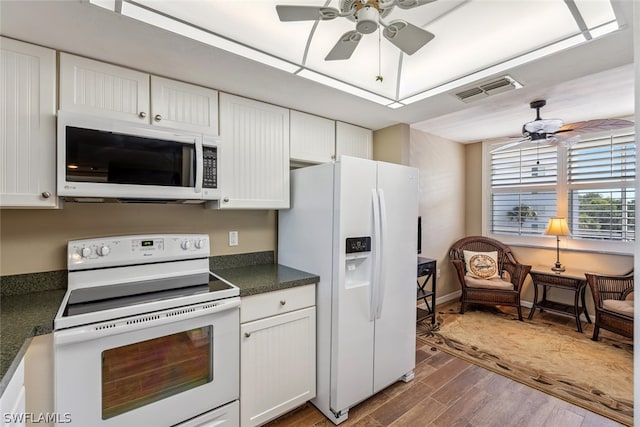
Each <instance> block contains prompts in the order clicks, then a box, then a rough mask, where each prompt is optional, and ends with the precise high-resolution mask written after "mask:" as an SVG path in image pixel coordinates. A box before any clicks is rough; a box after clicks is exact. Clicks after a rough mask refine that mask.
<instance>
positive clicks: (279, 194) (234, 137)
mask: <svg viewBox="0 0 640 427" xmlns="http://www.w3.org/2000/svg"><path fill="white" fill-rule="evenodd" d="M220 136H221V138H222V140H223V141H224V143H223V144H222V147H221V148H220V160H219V165H220V171H219V174H220V177H219V181H220V182H219V186H220V188H221V189H222V200H220V202H219V203H213V205H212V206H213V207H217V208H245V209H287V208H289V110H288V109H286V108H282V107H277V106H275V105H271V104H265V103H263V102H258V101H254V100H251V99H246V98H242V97H239V96H234V95H229V94H226V93H221V94H220Z"/></svg>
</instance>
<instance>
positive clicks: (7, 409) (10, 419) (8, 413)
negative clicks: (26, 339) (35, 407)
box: [0, 358, 26, 427]
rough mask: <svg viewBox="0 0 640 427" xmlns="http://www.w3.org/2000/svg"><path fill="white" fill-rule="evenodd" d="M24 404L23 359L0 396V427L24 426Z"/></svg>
mask: <svg viewBox="0 0 640 427" xmlns="http://www.w3.org/2000/svg"><path fill="white" fill-rule="evenodd" d="M25 403H26V399H25V386H24V358H23V359H22V360H20V363H19V364H18V367H17V368H16V370H15V372H14V373H13V376H12V377H11V379H10V380H9V382H8V384H7V388H5V390H4V392H3V393H2V396H0V414H2V420H1V421H0V425H2V427H18V426H24V425H25V424H26V418H25V412H26V405H25Z"/></svg>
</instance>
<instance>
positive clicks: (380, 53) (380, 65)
mask: <svg viewBox="0 0 640 427" xmlns="http://www.w3.org/2000/svg"><path fill="white" fill-rule="evenodd" d="M376 81H377V82H380V83H382V30H381V29H380V27H378V75H377V76H376Z"/></svg>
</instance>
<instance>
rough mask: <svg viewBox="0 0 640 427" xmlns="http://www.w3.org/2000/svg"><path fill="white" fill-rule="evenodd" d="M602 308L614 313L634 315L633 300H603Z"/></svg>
mask: <svg viewBox="0 0 640 427" xmlns="http://www.w3.org/2000/svg"><path fill="white" fill-rule="evenodd" d="M602 308H604V309H605V310H608V311H613V312H614V313H619V314H622V315H625V316H629V317H633V300H623V301H620V300H617V299H606V300H604V301H602Z"/></svg>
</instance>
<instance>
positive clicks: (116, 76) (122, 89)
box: [60, 53, 150, 123]
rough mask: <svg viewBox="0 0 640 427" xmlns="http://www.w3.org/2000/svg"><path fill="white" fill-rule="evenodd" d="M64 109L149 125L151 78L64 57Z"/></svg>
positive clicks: (61, 98) (78, 58)
mask: <svg viewBox="0 0 640 427" xmlns="http://www.w3.org/2000/svg"><path fill="white" fill-rule="evenodd" d="M60 109H61V110H63V111H73V112H78V113H89V114H96V115H100V116H108V117H111V118H113V119H117V120H127V121H131V122H136V123H148V122H149V114H150V112H149V75H148V74H146V73H141V72H139V71H134V70H129V69H127V68H123V67H118V66H116V65H111V64H105V63H103V62H99V61H94V60H93V59H87V58H82V57H79V56H74V55H69V54H66V53H61V54H60Z"/></svg>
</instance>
